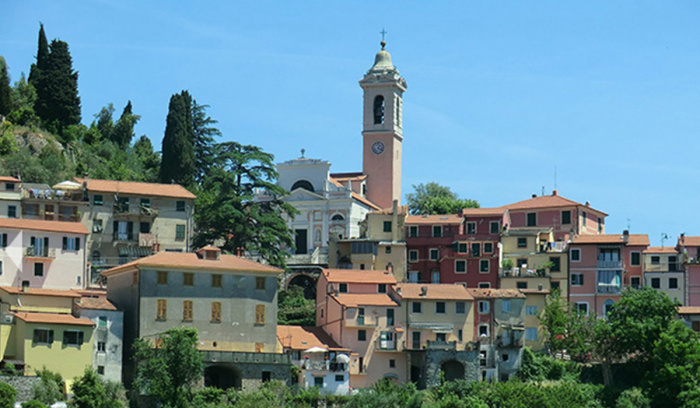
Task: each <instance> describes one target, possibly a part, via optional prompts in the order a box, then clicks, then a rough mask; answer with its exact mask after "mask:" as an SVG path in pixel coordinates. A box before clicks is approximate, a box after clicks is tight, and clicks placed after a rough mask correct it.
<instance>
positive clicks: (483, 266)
mask: <svg viewBox="0 0 700 408" xmlns="http://www.w3.org/2000/svg"><path fill="white" fill-rule="evenodd" d="M489 263H490V261H489V260H488V259H481V260H479V272H481V273H485V272H488V271H489V269H490V267H489Z"/></svg>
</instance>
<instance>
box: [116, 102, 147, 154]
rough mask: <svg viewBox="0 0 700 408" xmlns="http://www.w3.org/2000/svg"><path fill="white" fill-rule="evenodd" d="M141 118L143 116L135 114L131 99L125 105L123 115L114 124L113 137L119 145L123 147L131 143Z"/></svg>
mask: <svg viewBox="0 0 700 408" xmlns="http://www.w3.org/2000/svg"><path fill="white" fill-rule="evenodd" d="M139 119H141V116H139V115H134V113H133V112H132V106H131V101H129V102H128V103H127V104H126V106H125V107H124V111H123V112H122V116H120V117H119V120H118V121H117V124H116V125H114V130H113V132H112V136H111V138H112V140H113V141H114V143H116V145H117V146H119V147H121V148H122V149H123V148H126V147H127V146H129V145H130V144H131V140H132V139H133V138H134V126H135V125H136V122H138V121H139Z"/></svg>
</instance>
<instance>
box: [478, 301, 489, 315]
mask: <svg viewBox="0 0 700 408" xmlns="http://www.w3.org/2000/svg"><path fill="white" fill-rule="evenodd" d="M488 312H489V302H488V300H480V301H479V313H480V314H486V313H488Z"/></svg>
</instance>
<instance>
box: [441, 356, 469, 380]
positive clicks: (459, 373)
mask: <svg viewBox="0 0 700 408" xmlns="http://www.w3.org/2000/svg"><path fill="white" fill-rule="evenodd" d="M440 371H442V373H443V375H444V378H445V381H455V380H463V379H464V364H462V363H460V362H459V361H457V360H448V361H445V362H444V363H442V364H441V365H440Z"/></svg>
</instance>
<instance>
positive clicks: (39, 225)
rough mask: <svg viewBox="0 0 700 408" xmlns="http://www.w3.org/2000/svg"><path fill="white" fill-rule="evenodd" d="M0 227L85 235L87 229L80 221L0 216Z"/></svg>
mask: <svg viewBox="0 0 700 408" xmlns="http://www.w3.org/2000/svg"><path fill="white" fill-rule="evenodd" d="M0 228H12V229H19V230H32V231H46V232H65V233H67V234H82V235H87V233H88V230H87V228H85V226H84V225H83V224H82V223H80V222H69V221H45V220H32V219H28V218H0Z"/></svg>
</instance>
